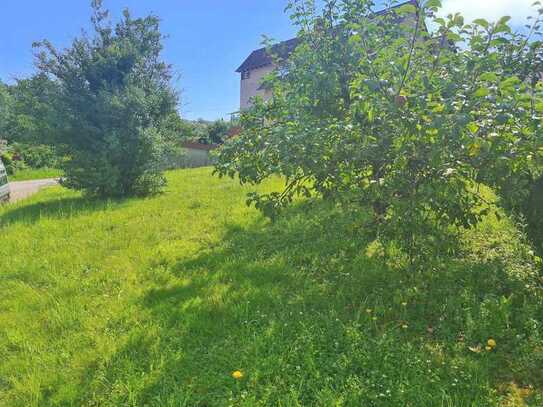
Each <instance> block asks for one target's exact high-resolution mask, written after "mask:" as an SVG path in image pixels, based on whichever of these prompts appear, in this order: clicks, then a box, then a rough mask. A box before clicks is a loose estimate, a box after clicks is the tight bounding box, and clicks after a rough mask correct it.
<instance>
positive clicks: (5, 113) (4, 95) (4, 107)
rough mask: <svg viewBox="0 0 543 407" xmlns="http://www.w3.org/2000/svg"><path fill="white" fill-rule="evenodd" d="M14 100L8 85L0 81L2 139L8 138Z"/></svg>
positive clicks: (0, 127) (0, 132)
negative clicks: (8, 126)
mask: <svg viewBox="0 0 543 407" xmlns="http://www.w3.org/2000/svg"><path fill="white" fill-rule="evenodd" d="M12 104H13V101H12V100H11V95H10V94H9V90H8V86H7V85H5V84H4V83H2V82H1V81H0V139H4V138H6V134H7V124H8V121H9V119H10V115H11V111H12Z"/></svg>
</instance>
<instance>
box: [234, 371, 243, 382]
mask: <svg viewBox="0 0 543 407" xmlns="http://www.w3.org/2000/svg"><path fill="white" fill-rule="evenodd" d="M232 377H233V378H234V379H236V380H239V379H242V378H243V372H242V371H240V370H236V371H234V372H232Z"/></svg>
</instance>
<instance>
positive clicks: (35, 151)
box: [11, 144, 60, 169]
mask: <svg viewBox="0 0 543 407" xmlns="http://www.w3.org/2000/svg"><path fill="white" fill-rule="evenodd" d="M11 150H12V151H13V152H14V153H15V154H17V155H18V156H19V157H21V159H22V160H23V161H24V163H25V164H26V165H27V166H28V167H30V168H34V169H39V168H56V167H58V166H59V165H60V159H59V157H58V155H57V154H56V152H55V150H54V148H53V147H51V146H47V145H28V144H14V145H13V146H12V147H11Z"/></svg>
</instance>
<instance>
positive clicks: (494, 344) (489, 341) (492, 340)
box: [486, 338, 496, 348]
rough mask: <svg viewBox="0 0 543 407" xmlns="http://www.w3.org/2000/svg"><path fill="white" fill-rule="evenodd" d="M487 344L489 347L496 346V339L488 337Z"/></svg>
mask: <svg viewBox="0 0 543 407" xmlns="http://www.w3.org/2000/svg"><path fill="white" fill-rule="evenodd" d="M486 344H487V345H488V346H490V347H491V348H495V347H496V341H495V340H494V339H492V338H490V339H489V340H488V342H487V343H486Z"/></svg>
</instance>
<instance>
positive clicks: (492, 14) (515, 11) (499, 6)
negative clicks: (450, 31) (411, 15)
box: [439, 0, 537, 25]
mask: <svg viewBox="0 0 543 407" xmlns="http://www.w3.org/2000/svg"><path fill="white" fill-rule="evenodd" d="M534 2H535V0H443V1H442V3H443V8H442V10H441V11H440V13H439V14H441V15H447V14H450V13H457V12H459V13H461V14H462V15H463V16H464V17H465V19H466V21H473V20H474V19H476V18H485V19H487V20H489V21H496V20H498V19H499V18H500V17H503V16H510V17H511V18H512V19H511V24H512V25H523V24H525V23H526V17H528V16H533V15H536V14H537V10H536V8H535V7H532V4H533V3H534Z"/></svg>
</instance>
